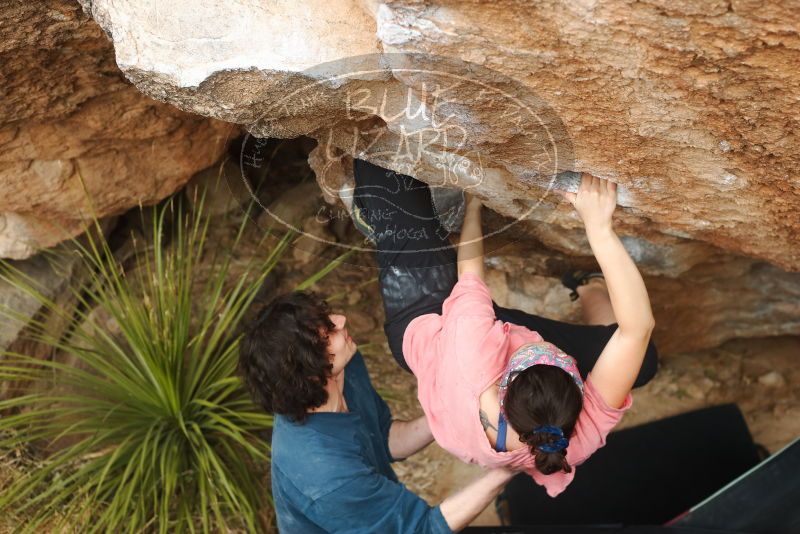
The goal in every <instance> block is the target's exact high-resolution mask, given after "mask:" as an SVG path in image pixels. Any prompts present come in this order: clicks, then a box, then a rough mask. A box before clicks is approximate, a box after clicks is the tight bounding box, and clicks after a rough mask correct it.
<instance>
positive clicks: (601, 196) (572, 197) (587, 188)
mask: <svg viewBox="0 0 800 534" xmlns="http://www.w3.org/2000/svg"><path fill="white" fill-rule="evenodd" d="M556 192H557V193H559V194H560V195H561V196H563V197H564V198H566V199H567V200H568V201H569V203H570V204H572V205H573V206H575V210H576V211H577V212H578V215H579V216H580V218H581V220H582V221H583V224H584V226H585V227H586V229H587V230H589V229H597V228H603V227H609V228H610V227H611V216H612V215H613V213H614V209H615V208H616V207H617V184H615V183H614V182H611V181H609V180H603V179H602V178H597V177H594V176H592V175H591V174H588V173H585V172H584V173H581V185H580V186H579V187H578V191H577V192H576V193H570V192H569V191H559V190H556Z"/></svg>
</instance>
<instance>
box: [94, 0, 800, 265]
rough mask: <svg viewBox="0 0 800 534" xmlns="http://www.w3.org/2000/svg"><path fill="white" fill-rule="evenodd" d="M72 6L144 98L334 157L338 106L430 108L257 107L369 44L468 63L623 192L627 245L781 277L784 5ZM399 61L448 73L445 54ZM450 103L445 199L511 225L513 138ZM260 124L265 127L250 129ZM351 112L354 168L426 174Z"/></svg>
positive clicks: (784, 257)
mask: <svg viewBox="0 0 800 534" xmlns="http://www.w3.org/2000/svg"><path fill="white" fill-rule="evenodd" d="M82 1H83V3H84V5H85V6H87V7H88V8H90V9H91V12H92V14H93V16H94V17H95V19H96V20H97V21H98V22H99V23H100V25H101V26H103V28H104V29H105V30H106V31H107V32H108V33H109V34H110V35H111V36H112V37H113V40H114V44H115V48H116V53H117V61H118V63H119V65H120V67H121V68H122V70H123V71H124V72H125V73H126V75H127V76H128V77H129V78H130V79H131V80H132V81H134V83H135V84H136V85H137V86H138V87H139V88H140V89H141V90H142V91H143V92H145V93H146V94H149V95H151V96H154V97H155V98H158V99H161V100H164V101H167V102H171V103H173V104H175V105H177V106H178V107H181V108H184V109H191V110H195V111H197V112H200V113H202V114H205V115H210V116H214V117H218V118H222V119H225V120H230V121H234V122H238V123H241V124H245V125H249V127H250V129H251V131H253V132H255V133H258V134H261V135H270V136H277V137H293V136H296V135H298V134H301V133H303V134H309V135H311V136H313V137H317V138H318V139H323V140H324V141H325V142H326V143H328V144H330V145H333V146H336V147H338V148H339V149H341V150H343V151H344V152H347V153H350V154H353V153H354V152H357V151H360V150H364V148H365V147H366V141H367V140H369V139H364V138H363V137H362V138H361V139H359V140H358V142H356V143H354V142H353V139H352V136H351V135H348V134H352V130H353V126H354V124H355V121H354V119H353V117H352V116H348V113H347V110H346V101H347V95H348V94H349V95H351V96H352V95H353V94H354V93H355V92H356V91H358V90H370V91H376V90H378V89H381V90H383V89H387V90H388V95H389V97H388V100H387V101H388V103H389V105H390V107H391V106H392V105H395V106H396V105H398V104H399V105H400V106H401V107H402V104H403V102H404V100H403V99H404V98H405V97H406V96H408V95H407V93H406V91H405V90H406V89H407V88H410V89H412V91H411V95H412V96H413V98H415V99H417V100H426V103H427V104H431V99H432V98H433V97H431V95H430V94H427V95H426V94H425V93H424V92H423V90H422V83H423V82H424V81H425V80H426V77H425V76H422V75H418V74H415V73H409V72H398V71H395V72H394V73H392V74H389V73H387V72H384V73H383V75H376V74H372V75H366V74H360V75H358V76H353V77H348V78H346V79H340V80H339V81H338V82H337V83H335V84H327V85H324V86H320V90H319V92H318V94H317V97H316V98H305V99H300V98H299V99H296V100H295V101H294V102H293V103H292V105H287V106H283V107H278V108H275V107H274V104H275V103H276V100H277V99H278V98H281V97H283V96H285V95H289V94H291V93H292V91H295V90H298V89H300V88H302V87H303V86H304V85H305V84H307V83H308V82H309V81H310V80H312V79H314V78H317V79H318V78H320V77H323V76H325V75H331V74H334V73H336V74H340V72H339V71H338V70H337V69H341V68H342V65H341V64H335V63H334V64H330V65H327V66H326V67H324V68H320V67H316V68H314V69H313V74H310V73H306V74H303V73H302V71H303V69H306V68H309V67H312V66H314V65H318V64H320V63H323V62H326V61H332V60H336V59H339V58H344V57H348V56H356V55H360V54H369V53H373V52H378V51H380V52H415V53H422V54H426V55H428V54H434V55H438V56H447V57H449V58H459V59H460V60H464V61H468V62H471V63H472V64H473V66H474V67H475V68H474V71H472V72H469V73H468V70H467V69H466V68H465V67H463V65H462V69H461V72H462V73H463V74H467V73H468V74H469V76H471V77H472V78H475V79H479V78H480V77H481V74H480V73H479V71H480V69H479V68H478V65H482V66H484V67H486V68H489V69H492V70H493V71H495V72H496V73H498V76H497V77H496V78H495V80H494V82H495V83H496V84H502V85H503V87H505V88H507V89H509V91H511V92H512V93H513V96H520V94H522V93H531V92H534V93H535V94H537V95H539V96H540V97H541V98H542V99H544V100H545V101H546V102H547V103H548V104H549V106H550V107H551V108H550V109H551V111H552V112H553V113H554V114H555V116H557V117H560V118H561V119H562V120H563V122H564V125H565V127H566V131H565V133H566V135H567V136H568V138H569V139H571V140H572V143H573V145H574V151H573V153H572V154H571V155H570V157H565V158H561V160H560V161H559V163H558V166H559V168H558V169H557V170H579V171H587V172H590V173H592V174H594V175H597V176H601V177H606V178H611V179H614V180H615V181H618V182H619V183H620V184H622V185H623V188H622V191H623V195H622V197H621V203H622V204H623V205H625V206H627V208H628V209H627V210H626V212H625V214H624V216H623V217H622V218H623V221H624V223H623V224H624V225H627V226H629V227H631V228H635V230H632V231H631V233H632V234H635V235H638V236H640V237H645V238H648V239H649V240H657V239H658V237H659V236H663V235H667V236H677V237H683V238H691V239H693V240H696V241H701V242H707V243H711V244H713V245H715V246H716V247H719V248H721V249H724V250H728V251H732V252H736V253H740V254H745V255H748V256H754V257H758V258H762V259H766V260H768V261H770V262H773V263H774V264H776V265H778V266H781V267H783V268H785V269H793V270H797V269H800V253H798V248H797V247H796V246H794V245H795V238H796V235H797V234H798V232H800V217H798V208H799V207H800V192H799V190H800V181H799V180H798V168H800V151H798V147H800V143H798V133H797V132H798V131H800V130H799V129H798V117H799V114H800V111H798V110H799V109H800V108H799V107H798V106H797V102H798V98H800V35H798V26H800V24H799V23H800V10H797V9H793V8H792V7H791V5H790V4H791V3H786V2H778V1H771V2H766V3H763V2H752V1H738V0H737V1H733V2H722V1H712V2H706V1H700V0H695V1H692V0H686V1H682V2H667V1H666V0H664V1H648V2H629V1H624V0H615V1H611V2H577V3H576V2H559V1H545V2H537V3H535V4H529V3H524V4H523V3H518V2H511V1H500V2H492V3H485V2H438V3H436V4H435V5H434V4H432V3H430V2H418V1H412V0H396V1H388V2H375V1H367V0H364V1H363V2H357V1H355V0H353V1H348V2H336V3H333V4H331V3H322V2H316V1H307V2H300V3H297V2H291V3H290V2H275V3H271V4H270V6H269V7H265V6H264V4H263V3H262V2H257V1H256V0H238V1H236V2H226V3H221V2H220V3H204V4H203V6H202V8H198V7H197V4H196V2H192V1H189V0H178V1H176V2H173V3H171V4H170V8H169V10H166V9H164V8H163V7H162V6H161V4H159V3H158V2H147V1H143V0H123V1H119V0H116V1H114V2H111V1H110V0H95V1H92V2H89V1H88V0H82ZM406 63H407V66H413V67H415V68H418V67H421V68H428V69H431V68H435V67H437V66H442V65H445V66H446V68H447V69H448V71H449V72H451V73H452V72H454V70H453V64H452V61H451V60H447V61H445V60H438V59H432V58H427V57H423V58H414V59H413V60H410V61H407V62H406ZM352 66H353V65H352V63H350V64H348V67H349V68H352ZM500 74H502V75H507V76H510V77H511V78H513V79H514V80H515V82H514V83H511V82H509V83H507V84H506V83H505V82H504V81H502V76H500ZM295 96H297V95H295ZM450 96H453V97H455V99H456V100H459V105H458V106H454V107H453V109H452V110H451V111H452V112H453V113H452V120H453V121H454V122H455V124H457V125H458V127H460V128H462V129H464V130H465V131H467V132H469V134H470V135H469V138H468V139H466V141H465V143H464V144H462V145H461V146H460V147H459V148H460V149H461V150H460V154H459V155H460V157H461V158H464V159H466V160H467V161H468V162H469V163H471V164H472V166H473V168H474V167H476V166H480V167H481V168H482V169H483V170H484V171H485V175H484V176H482V180H480V181H479V182H478V183H477V184H476V183H475V182H472V183H470V182H469V181H464V182H462V186H465V187H466V186H470V185H475V186H476V188H475V189H476V191H477V192H478V194H480V195H482V196H484V197H485V198H486V199H487V200H488V203H489V205H490V206H491V207H492V208H493V209H494V210H495V211H497V212H499V213H501V214H503V215H506V216H511V217H518V216H520V215H521V214H523V213H525V212H526V207H527V206H526V203H529V202H530V201H531V200H532V199H538V198H540V197H541V196H542V192H541V191H539V190H538V189H537V185H541V183H537V180H536V179H535V177H532V176H531V175H530V169H532V168H534V166H535V163H536V161H535V158H534V156H533V155H532V154H533V152H532V151H531V145H530V144H529V142H530V140H529V139H528V137H529V135H528V134H530V133H531V132H530V131H529V128H530V127H531V125H530V124H528V123H527V122H525V121H523V122H522V123H520V122H518V121H516V120H514V117H513V116H509V115H508V114H506V113H505V112H502V111H498V110H496V109H495V110H492V109H488V108H487V107H486V106H485V105H483V104H482V103H481V102H480V100H479V99H476V98H474V96H475V95H474V94H473V93H471V92H469V91H467V90H463V88H462V89H459V90H456V91H454V92H453V93H452V94H451V95H450ZM306 97H308V95H306ZM415 103H416V101H415ZM362 111H364V110H363V109H362ZM267 113H268V114H269V118H270V119H273V120H270V121H266V120H259V119H260V118H261V119H263V118H264V115H265V114H267ZM367 116H372V117H373V118H374V120H373V124H372V126H374V127H375V128H376V131H378V132H380V133H381V134H382V136H383V137H382V138H381V140H380V142H379V143H377V145H373V147H372V149H370V151H369V152H370V153H369V154H367V155H366V157H368V158H369V159H372V160H373V161H375V162H376V163H381V164H384V165H386V166H388V167H390V168H394V169H395V170H398V171H403V172H408V171H413V172H414V174H415V175H417V176H419V177H420V178H422V179H424V180H426V181H429V182H435V181H436V179H437V175H438V174H439V172H438V169H437V163H440V162H439V161H438V160H437V157H440V156H441V153H442V147H444V146H446V144H447V143H446V142H445V141H442V140H441V139H440V140H438V141H436V142H433V143H431V145H430V148H432V149H431V150H429V151H426V153H425V154H422V155H421V156H418V157H416V158H415V159H414V160H413V161H411V162H409V161H408V160H404V161H399V160H398V158H396V157H389V156H387V154H386V153H383V154H379V153H378V152H377V150H374V149H375V148H378V147H380V148H386V147H392V146H394V147H395V149H393V150H391V153H392V154H394V155H396V154H397V152H398V150H397V148H396V147H397V146H398V144H400V143H402V142H407V141H408V140H407V139H406V138H405V137H404V131H403V130H402V128H401V127H402V126H408V124H409V123H410V122H411V121H409V120H407V119H406V118H404V117H399V118H398V117H392V116H391V113H389V112H388V111H386V110H384V111H381V110H374V111H373V112H367V113H364V114H363V115H362V116H361V117H360V118H359V122H358V126H359V131H360V133H361V134H363V133H364V131H365V128H364V126H365V125H366V124H367V122H365V120H366V118H367ZM421 120H423V122H424V119H421ZM406 133H407V130H406ZM329 134H330V137H328V135H329ZM374 139H375V138H374V135H373V138H372V140H374ZM478 155H480V159H481V161H480V162H478V161H477V160H478ZM462 178H464V177H463V176H462ZM515 201H516V202H515ZM541 208H542V209H541V210H540V212H539V213H534V214H533V215H532V217H533V218H536V219H540V220H541V219H546V218H550V217H555V220H556V222H557V223H559V225H560V226H563V225H564V224H562V223H565V224H570V215H569V214H568V213H567V212H566V211H565V210H562V209H557V210H554V209H553V206H552V204H550V203H548V202H545V203H544V204H543V205H542V206H541ZM571 224H573V225H574V221H572V223H571Z"/></svg>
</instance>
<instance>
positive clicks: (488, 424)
mask: <svg viewBox="0 0 800 534" xmlns="http://www.w3.org/2000/svg"><path fill="white" fill-rule="evenodd" d="M478 415H479V416H480V418H481V424H482V425H483V429H484V430H488V429H490V428H491V429H492V430H494V431H495V432H497V427H496V426H494V425H493V424H492V423H491V421H489V418H488V417H487V416H486V412H484V411H483V410H478Z"/></svg>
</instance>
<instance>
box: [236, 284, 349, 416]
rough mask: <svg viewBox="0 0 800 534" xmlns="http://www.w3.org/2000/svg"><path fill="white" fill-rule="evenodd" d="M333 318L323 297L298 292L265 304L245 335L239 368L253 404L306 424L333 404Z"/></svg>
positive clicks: (241, 347) (311, 293)
mask: <svg viewBox="0 0 800 534" xmlns="http://www.w3.org/2000/svg"><path fill="white" fill-rule="evenodd" d="M329 315H330V308H329V307H328V304H327V302H325V300H324V299H323V298H322V297H321V296H320V295H318V294H316V293H313V292H310V291H295V292H292V293H288V294H286V295H282V296H280V297H278V298H276V299H275V300H273V301H272V302H270V303H269V304H268V305H267V306H265V307H264V308H263V309H262V310H261V311H260V313H259V314H258V316H257V318H256V320H255V321H254V322H253V324H252V325H251V326H250V328H249V329H248V330H247V332H246V333H245V335H244V339H243V340H242V343H241V346H240V350H239V370H240V372H241V374H242V378H243V380H244V382H245V384H246V385H247V388H248V390H249V391H250V395H251V396H252V398H253V401H254V402H255V403H256V404H258V405H260V406H261V407H262V408H264V410H266V411H267V412H270V413H275V414H281V415H285V416H287V417H289V418H290V419H291V420H293V421H296V422H300V423H302V422H304V421H305V420H306V417H307V415H308V410H309V409H311V408H316V407H318V406H322V405H323V404H325V402H326V401H327V400H328V393H327V392H326V391H325V384H326V383H327V381H328V378H329V376H330V372H331V369H332V368H333V365H332V364H331V362H330V358H331V355H330V354H329V353H328V336H327V334H328V332H330V331H332V330H333V329H334V324H333V323H332V322H331V320H330V317H329Z"/></svg>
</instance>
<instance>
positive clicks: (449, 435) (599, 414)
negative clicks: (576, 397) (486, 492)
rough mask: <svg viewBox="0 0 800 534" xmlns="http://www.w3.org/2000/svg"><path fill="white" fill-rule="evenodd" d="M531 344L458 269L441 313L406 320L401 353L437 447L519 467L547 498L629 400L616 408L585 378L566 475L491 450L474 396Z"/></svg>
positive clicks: (474, 279)
mask: <svg viewBox="0 0 800 534" xmlns="http://www.w3.org/2000/svg"><path fill="white" fill-rule="evenodd" d="M537 341H542V337H541V336H540V335H539V334H537V333H536V332H532V331H530V330H528V329H527V328H525V327H522V326H518V325H514V324H511V323H505V322H503V321H499V320H497V319H496V318H495V315H494V309H493V308H492V297H491V295H490V294H489V288H488V287H486V284H485V283H484V282H483V280H481V279H480V277H478V276H476V275H474V274H464V275H462V276H461V278H460V279H459V281H458V283H457V284H456V285H455V287H454V288H453V291H452V293H450V296H449V297H448V298H447V300H445V301H444V304H443V307H442V315H438V314H435V313H432V314H427V315H422V316H420V317H417V318H416V319H414V320H413V321H412V322H411V323H410V324H409V325H408V327H407V328H406V331H405V334H404V336H403V354H404V355H405V359H406V362H407V363H408V366H409V367H410V368H411V370H412V371H413V372H414V375H415V376H416V377H417V383H418V387H419V401H420V404H421V405H422V409H423V410H424V411H425V415H426V416H427V418H428V423H429V424H430V427H431V431H432V432H433V437H434V438H435V439H436V442H437V443H438V444H439V445H440V446H441V447H442V448H444V449H445V450H447V451H449V452H450V453H452V454H453V455H455V456H457V457H458V458H460V459H461V460H462V461H464V462H468V463H476V464H479V465H482V466H485V467H500V466H511V467H517V468H521V469H524V470H525V471H526V472H527V473H528V474H529V475H530V476H531V477H533V479H534V480H535V481H536V483H537V484H540V485H542V486H544V487H545V489H546V490H547V494H548V495H550V496H551V497H555V496H556V495H558V494H559V493H561V492H562V491H564V489H565V488H566V487H567V485H569V483H570V482H572V478H573V477H574V476H575V469H574V466H576V465H580V464H581V463H583V462H584V461H585V460H586V459H587V458H588V457H589V456H591V455H592V453H594V451H596V450H597V449H599V448H600V447H602V446H603V445H605V443H606V436H607V435H608V433H609V432H610V431H611V429H612V428H614V426H615V425H616V424H617V423H618V422H619V420H620V419H621V418H622V415H623V414H624V412H625V411H627V410H628V409H629V408H630V406H631V404H632V403H633V398H632V397H631V395H630V394H628V397H627V398H626V399H625V402H624V403H623V406H622V407H621V408H618V409H616V408H611V407H610V406H608V405H607V404H606V403H605V402H604V401H603V399H602V397H601V396H600V395H599V393H598V392H597V390H596V389H595V388H594V385H593V384H592V379H591V374H590V375H589V377H588V378H587V380H586V382H585V392H584V399H583V410H582V411H581V414H580V416H579V417H578V421H577V423H576V425H575V431H574V433H573V434H572V436H571V437H570V442H569V447H568V448H567V461H568V462H569V464H570V465H571V466H573V470H572V472H571V473H564V472H561V471H559V472H558V473H553V474H551V475H544V474H542V473H541V472H539V470H538V469H536V467H535V465H534V458H533V456H532V455H531V454H530V451H529V449H528V448H527V447H524V448H521V449H517V450H515V451H510V452H497V451H495V450H494V449H493V448H492V446H491V445H490V444H489V440H488V439H487V437H486V434H485V433H484V430H483V427H482V426H481V423H480V419H479V417H478V410H479V409H480V408H479V407H480V405H479V397H480V394H481V393H482V392H483V391H485V390H486V389H488V388H489V386H490V385H491V384H493V383H495V382H497V381H498V380H499V379H500V376H501V375H502V374H503V371H504V370H505V367H506V364H507V363H508V360H509V359H510V357H511V355H512V354H513V353H514V352H515V351H516V350H517V349H518V348H519V347H520V346H522V345H524V344H526V343H532V342H537Z"/></svg>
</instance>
